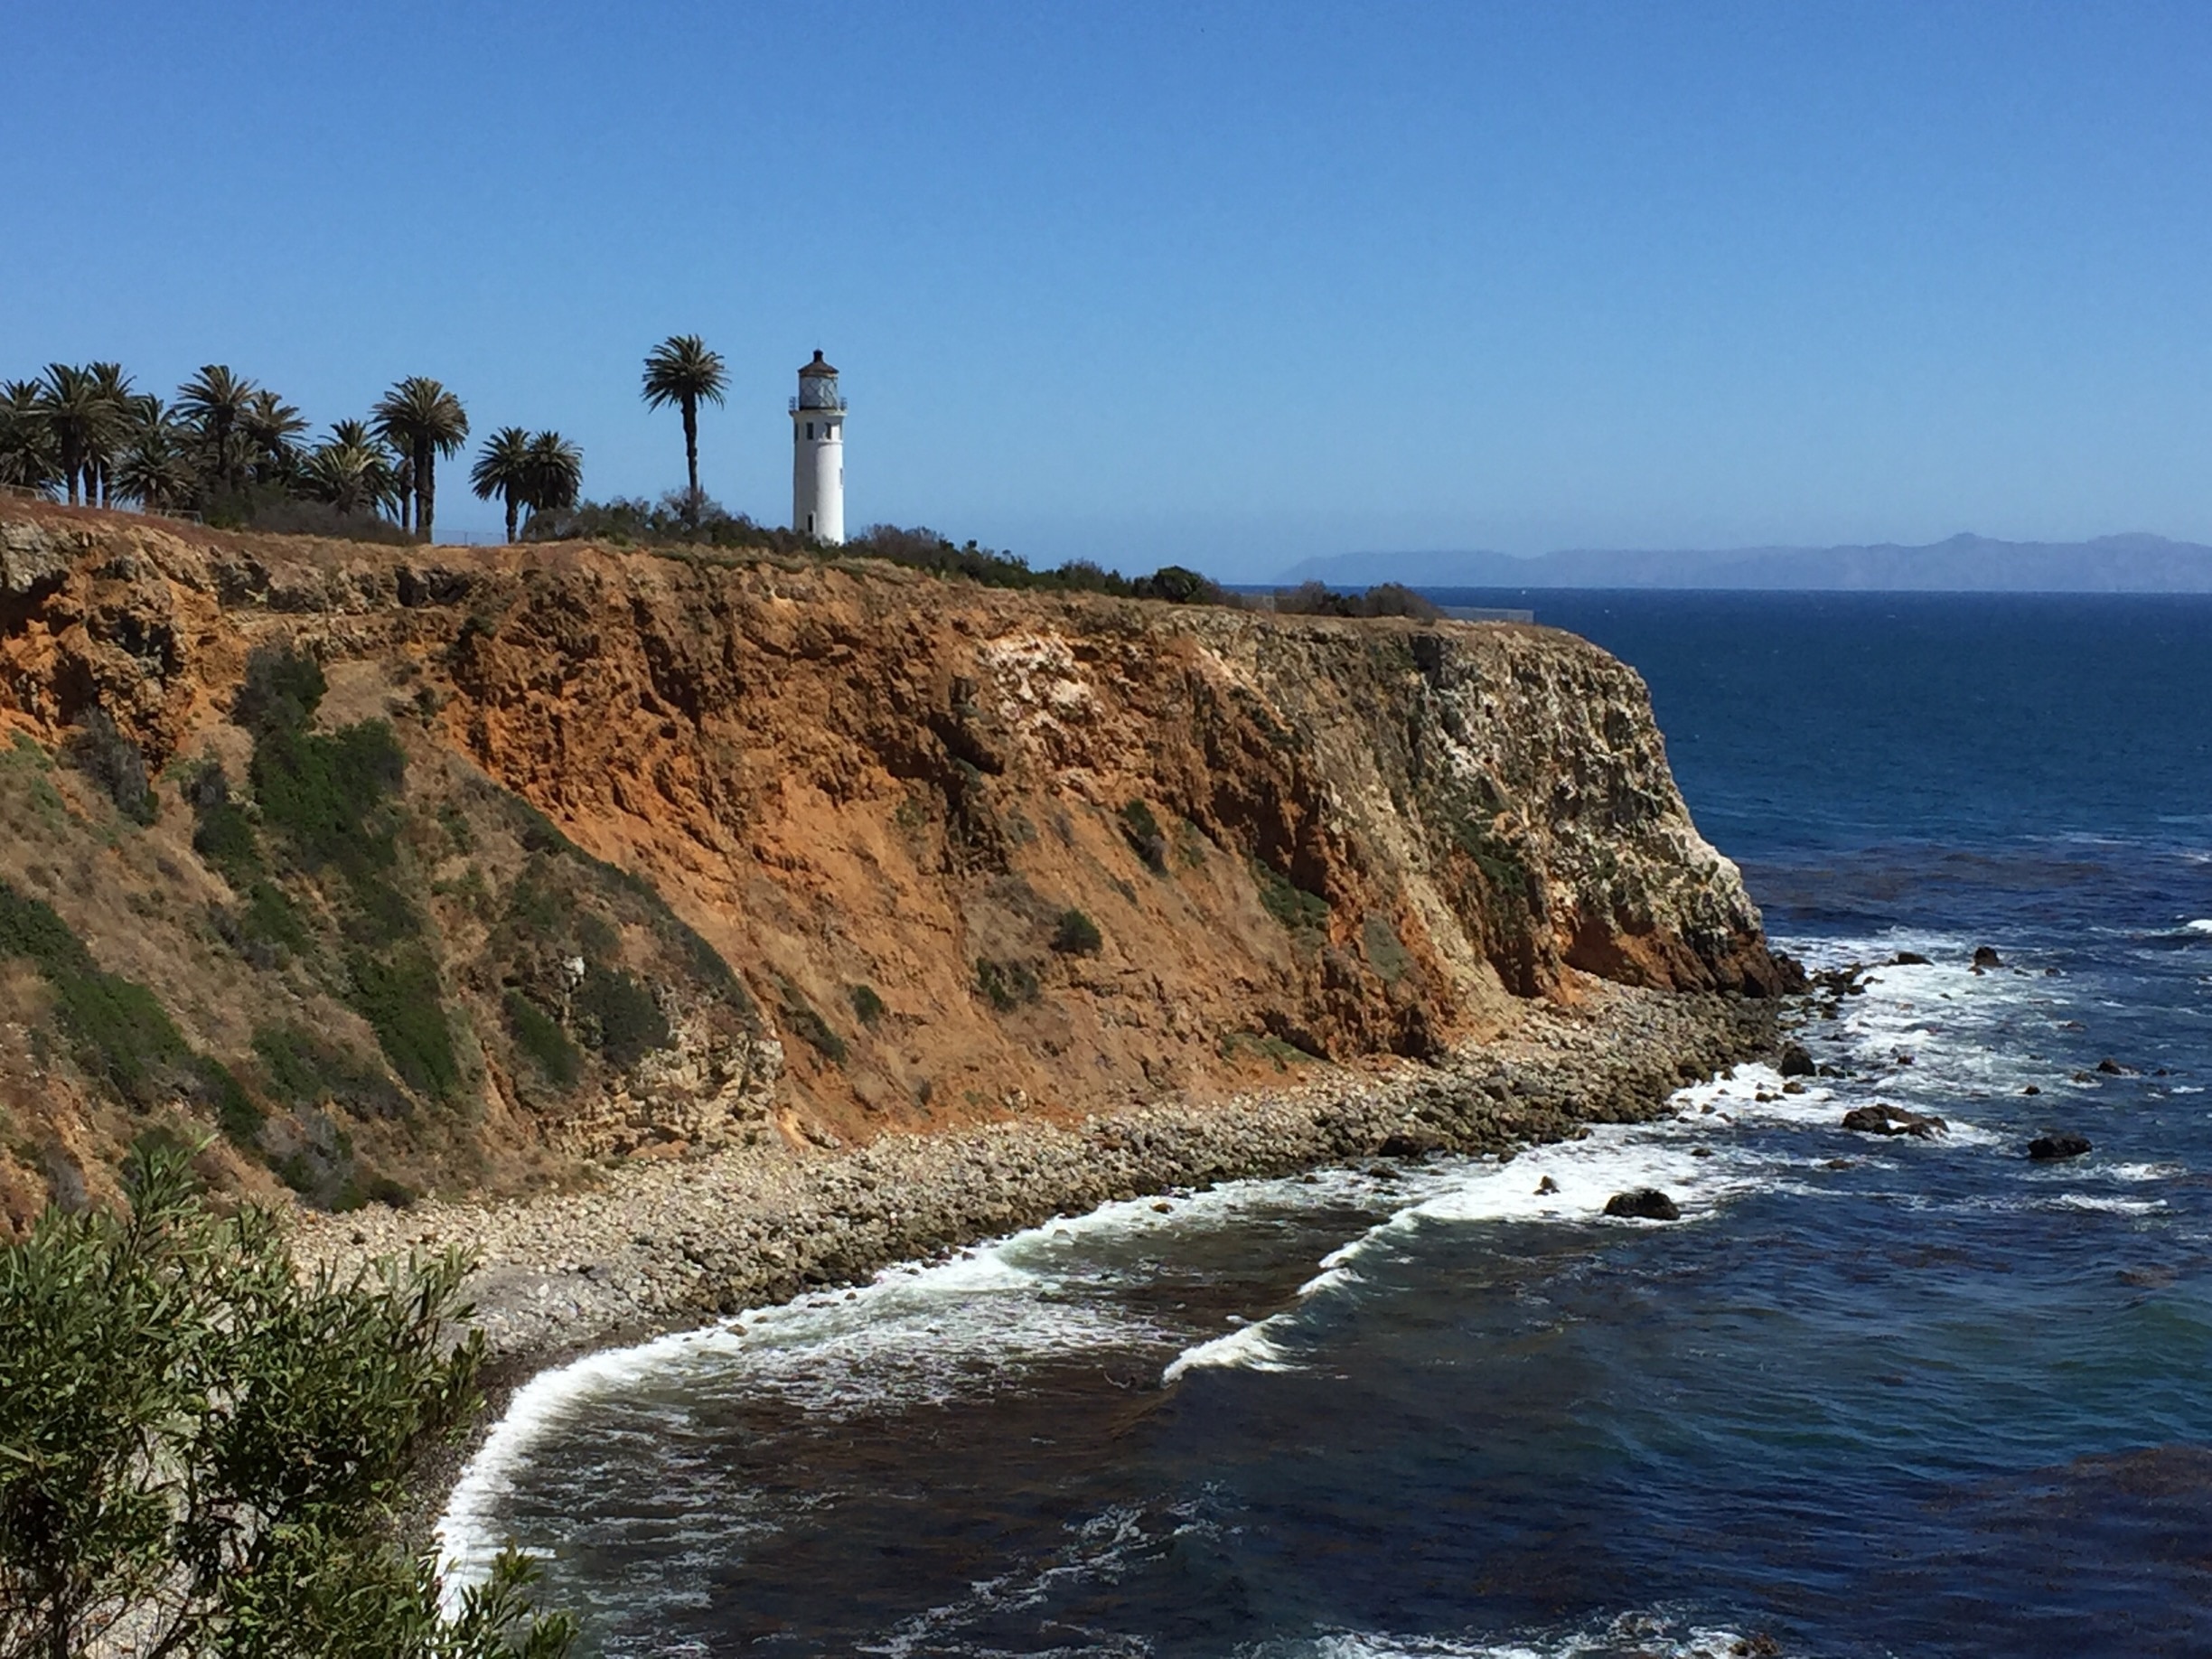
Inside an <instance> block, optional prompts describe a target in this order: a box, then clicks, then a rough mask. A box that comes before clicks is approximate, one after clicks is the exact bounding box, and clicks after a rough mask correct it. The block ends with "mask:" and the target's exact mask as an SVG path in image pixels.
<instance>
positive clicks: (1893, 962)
mask: <svg viewBox="0 0 2212 1659" xmlns="http://www.w3.org/2000/svg"><path fill="white" fill-rule="evenodd" d="M1889 965H1890V966H1891V967H1892V968H1925V967H1926V966H1927V965H1928V959H1927V958H1926V957H1925V956H1923V955H1921V954H1920V952H1919V951H1898V953H1897V954H1896V955H1895V956H1893V957H1891V958H1890V959H1889Z"/></svg>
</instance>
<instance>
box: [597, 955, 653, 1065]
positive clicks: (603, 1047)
mask: <svg viewBox="0 0 2212 1659" xmlns="http://www.w3.org/2000/svg"><path fill="white" fill-rule="evenodd" d="M575 1006H576V1015H575V1017H576V1026H577V1027H578V1030H577V1035H578V1036H581V1037H582V1038H583V1039H584V1042H585V1045H586V1046H587V1047H591V1048H595V1049H597V1050H598V1051H599V1053H600V1055H601V1057H602V1058H604V1059H605V1061H606V1062H607V1063H608V1064H610V1065H616V1066H622V1067H624V1068H625V1069H626V1068H628V1067H630V1066H633V1065H635V1064H637V1063H638V1062H639V1061H641V1060H642V1059H643V1058H644V1057H645V1056H646V1055H647V1054H651V1052H652V1051H653V1050H654V1049H656V1048H666V1047H667V1046H668V1040H669V1023H668V1016H667V1015H665V1014H663V1013H661V1005H660V1004H659V1003H658V1002H655V1001H654V1000H653V995H652V992H651V991H650V990H648V989H645V987H644V986H642V985H641V984H640V983H639V982H638V979H637V976H636V975H634V974H633V973H632V972H631V971H630V970H628V969H627V968H602V967H600V966H599V965H598V964H597V963H594V964H592V965H591V966H590V967H588V968H586V969H585V970H584V982H583V983H582V984H581V985H579V986H577V987H576V1005H575Z"/></svg>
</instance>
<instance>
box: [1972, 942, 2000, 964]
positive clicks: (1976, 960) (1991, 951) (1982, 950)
mask: <svg viewBox="0 0 2212 1659" xmlns="http://www.w3.org/2000/svg"><path fill="white" fill-rule="evenodd" d="M1973 965H1974V966H1975V967H1977V968H2001V967H2003V966H2004V958H2003V957H2001V956H2000V955H1998V954H1997V951H1996V949H1995V947H1993V946H1991V945H1976V946H1974V953H1973Z"/></svg>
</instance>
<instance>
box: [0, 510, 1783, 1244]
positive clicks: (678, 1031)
mask: <svg viewBox="0 0 2212 1659" xmlns="http://www.w3.org/2000/svg"><path fill="white" fill-rule="evenodd" d="M310 680H312V682H313V683H312V684H310V683H309V681H310ZM0 831H4V832H5V834H4V836H0V882H4V883H5V887H4V888H0V1032H4V1033H5V1042H0V1114H5V1131H6V1132H5V1141H4V1143H0V1206H4V1207H5V1212H6V1214H8V1216H9V1217H10V1218H11V1219H12V1220H13V1221H14V1222H15V1223H18V1224H20V1222H21V1221H22V1219H23V1217H24V1216H25V1215H26V1214H29V1213H30V1210H31V1209H32V1207H33V1206H34V1205H35V1204H36V1203H38V1202H40V1201H42V1199H43V1197H44V1196H45V1195H47V1194H48V1193H49V1192H58V1193H61V1194H62V1195H64V1196H69V1195H72V1194H73V1193H74V1192H76V1191H98V1190H102V1189H103V1188H104V1185H105V1175H104V1172H105V1170H106V1168H107V1167H108V1165H109V1164H110V1163H111V1162H112V1159H113V1158H114V1156H115V1154H116V1152H117V1148H120V1147H121V1146H122V1145H125V1144H127V1141H128V1140H129V1139H130V1138H131V1137H132V1136H133V1135H135V1134H136V1133H139V1132H143V1131H144V1130H145V1129H147V1128H149V1127H154V1126H156V1125H162V1124H166V1125H168V1126H170V1127H172V1128H173V1129H177V1130H179V1131H184V1130H187V1129H191V1128H192V1127H194V1126H201V1127H202V1132H204V1130H205V1129H213V1128H217V1127H220V1129H221V1130H222V1132H223V1135H224V1139H223V1141H222V1142H221V1143H220V1147H219V1148H218V1149H217V1150H216V1151H215V1152H214V1153H212V1154H211V1157H210V1159H209V1160H208V1161H209V1162H210V1164H211V1168H212V1171H213V1173H215V1174H217V1175H218V1176H219V1177H220V1178H221V1179H223V1180H225V1181H227V1182H230V1183H231V1184H233V1185H235V1186H239V1187H240V1188H243V1189H246V1190H257V1189H260V1188H268V1189H273V1188H274V1186H276V1185H277V1183H278V1182H282V1183H284V1184H286V1185H288V1186H292V1187H293V1188H295V1189H296V1190H298V1191H300V1192H301V1193H302V1194H303V1195H305V1196H306V1197H307V1198H308V1199H309V1200H310V1201H311V1202H314V1203H317V1204H339V1205H343V1204H351V1203H352V1202H355V1201H357V1200H359V1199H361V1198H363V1197H378V1196H389V1197H392V1198H395V1199H398V1198H403V1197H405V1196H406V1195H408V1194H410V1193H412V1192H414V1191H418V1190H431V1189H436V1190H440V1191H444V1192H448V1193H456V1192H461V1191H464V1190H476V1189H483V1190H495V1191H496V1190H520V1189H524V1188H528V1187H531V1186H544V1185H548V1184H558V1183H560V1182H562V1181H564V1180H567V1179H568V1178H569V1177H570V1176H571V1175H572V1174H573V1173H574V1172H575V1171H576V1169H577V1168H578V1167H580V1165H581V1163H582V1160H586V1159H604V1158H656V1157H672V1156H681V1155H683V1154H686V1153H689V1152H695V1151H699V1150H703V1149H706V1148H716V1147H721V1146H728V1145H733V1144H745V1143H752V1144H756V1145H762V1144H769V1143H773V1142H775V1141H782V1142H785V1143H789V1144H792V1145H802V1144H812V1145H815V1146H820V1147H832V1146H839V1145H850V1144H854V1143H858V1142H865V1141H868V1140H871V1139H875V1138H876V1137H877V1136H878V1135H879V1134H881V1133H882V1132H884V1131H886V1130H921V1129H944V1128H965V1127H969V1126H973V1125H977V1124H982V1123H988V1122H993V1121H1005V1120H1016V1121H1018V1120H1049V1121H1052V1122H1055V1123H1060V1124H1069V1123H1073V1122H1075V1121H1077V1120H1080V1119H1081V1118H1083V1116H1084V1115H1086V1114H1089V1113H1092V1112H1097V1111H1110V1110H1119V1109H1123V1108H1129V1107H1134V1106H1139V1105H1142V1104H1144V1103H1146V1102H1149V1101H1156V1100H1159V1099H1162V1098H1164V1097H1166V1096H1168V1095H1171V1094H1172V1095H1186V1096H1194V1097H1202V1096H1204V1095H1205V1094H1206V1093H1208V1092H1221V1093H1226V1092H1233V1091H1235V1090H1238V1089H1241V1088H1251V1087H1252V1086H1254V1085H1255V1084H1257V1083H1262V1082H1265V1081H1267V1080H1269V1079H1272V1078H1278V1077H1281V1076H1284V1075H1285V1074H1286V1073H1299V1072H1301V1070H1302V1069H1303V1068H1305V1067H1307V1066H1308V1065H1309V1064H1311V1063H1313V1062H1316V1061H1324V1062H1346V1061H1354V1060H1359V1059H1362V1058H1363V1057H1366V1056H1377V1055H1392V1054H1394V1055H1402V1056H1411V1057H1415V1058H1433V1057H1438V1056H1440V1055H1442V1054H1445V1053H1446V1052H1447V1051H1448V1050H1450V1049H1452V1048H1454V1047H1456V1046H1459V1045H1466V1044H1468V1043H1479V1042H1482V1041H1485V1040H1486V1039H1490V1038H1493V1037H1495V1036H1499V1035H1500V1034H1502V1033H1504V1032H1505V1031H1506V1030H1507V1029H1508V1028H1509V1027H1511V1026H1513V1025H1514V1021H1515V1019H1516V1017H1517V1016H1518V1011H1519V1010H1520V1009H1521V1008H1523V1006H1524V1005H1525V1004H1526V1002H1527V1000H1528V999H1532V998H1534V999H1542V1001H1543V1002H1544V1003H1546V1004H1548V1005H1552V1006H1557V1007H1560V1008H1568V1009H1571V1008H1573V1007H1574V1006H1575V1005H1576V1004H1577V1003H1578V1002H1579V1001H1581V1000H1583V999H1585V998H1587V996H1588V994H1589V993H1588V991H1587V989H1585V988H1586V987H1587V985H1588V984H1589V979H1587V978H1586V976H1596V977H1597V978H1598V979H1610V980H1614V981H1617V982H1620V983H1623V984H1626V985H1631V986H1638V987H1645V988H1651V989H1677V990H1729V991H1739V992H1743V993H1747V994H1749V995H1752V996H1763V995H1769V994H1773V993H1776V992H1778V991H1781V990H1784V989H1789V988H1790V986H1791V985H1792V983H1793V981H1792V979H1791V974H1792V970H1791V969H1790V968H1789V967H1788V965H1787V964H1786V963H1782V962H1778V961H1776V959H1774V958H1773V957H1771V956H1770V955H1769V954H1768V952H1767V948H1766V945H1765V942H1764V940H1763V937H1762V934H1761V932H1760V927H1759V921H1758V916H1757V912H1756V910H1755V909H1754V908H1753V906H1752V904H1751V903H1750V901H1749V899H1748V896H1747V895H1746V894H1745V892H1744V890H1743V886H1742V884H1741V882H1740V880H1739V877H1738V875H1737V873H1736V870H1735V868H1734V867H1733V866H1731V865H1730V864H1729V862H1728V861H1727V860H1726V859H1725V858H1722V857H1721V856H1720V854H1718V853H1717V852H1716V851H1714V849H1713V848H1711V847H1710V846H1708V845H1707V844H1706V843H1705V842H1704V841H1703V840H1702V839H1701V838H1700V837H1699V836H1698V834H1697V832H1696V830H1695V829H1694V828H1693V827H1692V823H1691V821H1690V819H1689V816H1688V814H1687V812H1686V811H1685V810H1684V808H1683V806H1682V800H1681V797H1680V795H1679V793H1678V792H1677V791H1676V789H1675V787H1674V784H1673V780H1672V778H1671V776H1670V775H1669V773H1668V771H1667V767H1666V762H1665V756H1664V746H1663V744H1662V742H1661V739H1660V736H1659V734H1658V732H1657V730H1656V728H1655V726H1654V723H1653V720H1652V717H1651V710H1650V707H1649V701H1648V698H1647V697H1646V695H1645V689H1644V687H1643V685H1642V683H1641V681H1640V680H1638V679H1637V677H1636V675H1635V673H1634V672H1633V671H1632V670H1628V669H1627V668H1626V667H1624V666H1623V665H1621V664H1620V663H1618V662H1617V661H1614V660H1613V659H1611V658H1609V657H1607V655H1606V654H1605V653H1603V652H1602V651H1598V650H1597V649H1596V648H1595V647H1593V646H1591V645H1589V644H1588V643H1587V642H1583V641H1580V640H1579V639H1576V638H1573V637H1571V636H1570V635H1566V634H1562V633H1556V632H1553V631H1550V630H1545V629H1541V628H1533V627H1526V626H1518V625H1512V624H1492V623H1478V624H1465V623H1413V622H1409V621H1402V620H1382V621H1364V622H1348V621H1337V620H1327V619H1317V618H1307V617H1277V616H1273V615H1270V614H1261V613H1253V612H1245V611H1239V610H1231V609H1225V608H1221V607H1213V606H1202V605H1192V606H1172V605H1164V604H1159V603H1153V602H1139V601H1124V600H1113V599H1107V598H1101V597H1098V596H1094V595H1050V594H1042V593H1035V592H1009V591H1005V590H998V589H986V588H980V587H975V586H968V585H965V584H961V583H953V582H947V581H944V580H942V579H939V578H936V577H933V576H925V575H922V574H919V573H916V572H913V571H908V570H904V569H898V568H894V567H886V566H882V565H875V564H866V563H862V562H859V561H846V560H839V559H829V560H808V559H797V558H791V559H776V558H767V557H764V556H763V557H758V558H731V557H727V556H720V555H708V554H703V553H702V554H681V555H675V554H668V553H647V552H640V551H634V550H622V549H616V548H604V547H595V546H586V545H565V544H564V545H556V546H546V547H523V548H381V547H370V546H366V545H360V544H348V543H331V542H316V541H311V540H302V539H277V538H270V537H256V536H247V535H232V534H225V533H221V532H216V531H209V530H200V529H198V528H196V527H190V526H183V525H178V524H173V523H168V522H164V521H159V520H148V519H143V518H138V517H135V516H132V515H125V514H107V513H95V512H89V511H69V510H64V509H60V508H49V507H44V506H39V505H34V504H28V503H22V502H14V503H6V504H0Z"/></svg>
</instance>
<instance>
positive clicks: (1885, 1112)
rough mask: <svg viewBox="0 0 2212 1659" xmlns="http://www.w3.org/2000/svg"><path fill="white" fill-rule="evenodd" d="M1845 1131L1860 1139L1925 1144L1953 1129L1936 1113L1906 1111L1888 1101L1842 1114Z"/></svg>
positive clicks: (1877, 1102)
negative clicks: (1903, 1138)
mask: <svg viewBox="0 0 2212 1659" xmlns="http://www.w3.org/2000/svg"><path fill="white" fill-rule="evenodd" d="M1843 1127H1844V1128H1845V1129H1851V1130H1853V1131H1855V1132H1856V1133H1858V1134H1861V1135H1912V1136H1915V1137H1917V1138H1918V1139H1922V1140H1932V1139H1935V1137H1936V1136H1938V1135H1942V1134H1945V1133H1947V1132H1949V1130H1950V1128H1951V1126H1950V1125H1949V1124H1948V1123H1946V1122H1945V1121H1944V1120H1942V1119H1941V1118H1939V1117H1937V1116H1935V1113H1933V1112H1926V1111H1906V1110H1905V1109H1904V1108H1903V1107H1901V1106H1892V1105H1890V1104H1889V1102H1888V1101H1875V1102H1874V1104H1873V1105H1871V1106H1854V1107H1852V1108H1851V1110H1850V1111H1847V1112H1845V1113H1844V1114H1843Z"/></svg>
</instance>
